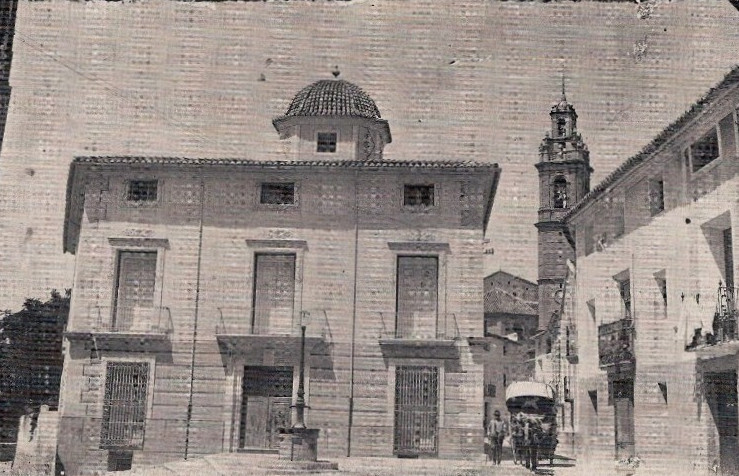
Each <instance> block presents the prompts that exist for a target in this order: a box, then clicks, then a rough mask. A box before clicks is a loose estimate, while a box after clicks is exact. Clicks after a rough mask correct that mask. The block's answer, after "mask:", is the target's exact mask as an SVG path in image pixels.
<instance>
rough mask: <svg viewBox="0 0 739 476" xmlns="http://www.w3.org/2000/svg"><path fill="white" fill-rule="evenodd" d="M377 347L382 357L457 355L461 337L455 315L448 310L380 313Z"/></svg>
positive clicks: (457, 356) (454, 357)
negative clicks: (437, 312) (443, 312)
mask: <svg viewBox="0 0 739 476" xmlns="http://www.w3.org/2000/svg"><path fill="white" fill-rule="evenodd" d="M379 315H380V322H381V324H382V327H381V329H380V336H379V337H380V338H379V342H380V347H381V348H382V353H383V355H384V356H385V357H392V358H416V359H458V358H459V350H458V348H457V341H458V340H459V339H460V334H459V326H458V325H457V316H456V315H455V314H454V313H447V314H427V315H426V314H419V313H415V314H413V315H401V314H397V313H392V312H390V313H379Z"/></svg>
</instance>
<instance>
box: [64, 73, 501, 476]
mask: <svg viewBox="0 0 739 476" xmlns="http://www.w3.org/2000/svg"><path fill="white" fill-rule="evenodd" d="M274 126H275V128H276V130H277V131H278V133H279V136H280V139H282V140H284V141H285V142H284V143H285V144H286V150H288V151H289V153H290V154H291V157H292V159H291V160H285V161H260V160H259V151H249V152H246V157H245V158H241V159H212V160H206V159H189V158H177V157H78V158H77V159H75V160H74V162H73V163H72V165H71V168H70V174H69V182H68V189H67V209H66V219H65V229H64V247H65V251H68V252H70V253H72V254H74V255H75V276H74V291H73V294H72V302H71V310H70V317H69V325H68V329H67V332H66V351H65V366H64V375H63V380H62V390H61V402H60V412H61V431H60V434H61V435H65V436H64V437H63V438H61V439H60V441H59V456H60V458H61V461H62V463H63V464H64V465H65V467H66V471H67V474H91V473H93V472H95V471H100V470H106V469H112V470H115V469H125V468H129V467H132V466H133V467H137V466H142V465H148V464H156V463H161V462H165V461H171V460H181V459H183V458H185V459H186V458H191V457H194V456H197V455H204V454H209V453H217V452H238V451H270V450H271V449H273V448H274V447H275V445H276V444H277V440H278V434H279V431H280V429H281V428H284V427H289V426H290V424H291V413H292V411H293V410H292V409H291V405H292V404H293V402H294V401H295V398H296V391H297V376H298V371H297V366H298V365H299V360H300V355H299V354H300V351H299V349H300V337H299V336H300V328H301V326H306V327H307V332H306V334H307V350H306V400H307V404H308V406H309V408H310V409H309V410H307V423H308V426H309V427H314V428H320V430H321V433H320V439H319V455H320V456H321V457H324V458H330V457H332V456H339V455H352V456H361V455H365V456H392V455H397V456H411V457H418V456H428V457H443V458H462V457H478V455H479V454H480V451H481V449H482V439H483V432H482V428H481V424H480V415H481V411H482V408H483V365H482V363H481V362H480V361H479V359H478V358H476V356H475V355H473V352H472V351H471V342H470V341H471V340H472V341H473V340H474V338H482V336H483V322H482V320H481V319H480V316H481V312H482V310H483V289H482V285H483V276H484V274H483V269H482V261H483V260H482V259H481V257H482V253H483V239H484V230H485V229H486V228H487V225H488V220H489V217H490V211H491V207H492V204H493V198H494V196H495V192H496V187H497V183H498V178H499V174H500V170H499V168H498V167H497V166H496V165H494V164H479V163H471V162H462V161H452V160H450V161H424V160H414V161H390V160H384V159H383V158H382V153H383V149H384V147H385V145H386V144H389V143H390V141H391V136H390V128H389V125H388V122H387V121H385V120H384V119H382V118H381V117H380V112H379V110H378V108H377V106H376V105H375V102H374V101H373V100H372V99H371V98H370V97H369V96H368V95H367V94H366V93H364V92H363V91H362V90H361V89H359V88H358V87H357V86H355V85H353V84H351V83H349V82H346V81H343V80H339V79H334V80H321V81H318V82H316V83H313V84H311V85H310V86H308V87H306V88H305V89H303V90H301V91H300V92H299V93H298V94H297V95H296V96H295V97H294V99H293V101H292V102H291V104H290V106H289V108H288V110H287V112H286V114H285V115H284V116H282V117H280V118H277V119H275V120H274ZM514 345H515V344H514Z"/></svg>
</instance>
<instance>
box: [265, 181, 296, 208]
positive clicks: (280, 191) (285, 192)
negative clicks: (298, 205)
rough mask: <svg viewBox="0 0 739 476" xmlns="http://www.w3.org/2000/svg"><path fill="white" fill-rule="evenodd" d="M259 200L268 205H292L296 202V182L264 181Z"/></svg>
mask: <svg viewBox="0 0 739 476" xmlns="http://www.w3.org/2000/svg"><path fill="white" fill-rule="evenodd" d="M259 201H260V202H261V203H263V204H267V205H292V204H294V203H295V184H294V183H292V182H288V183H269V182H266V183H263V184H262V186H261V193H260V196H259Z"/></svg>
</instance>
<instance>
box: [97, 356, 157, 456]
mask: <svg viewBox="0 0 739 476" xmlns="http://www.w3.org/2000/svg"><path fill="white" fill-rule="evenodd" d="M148 385H149V364H148V363H146V362H108V364H107V367H106V372H105V397H104V400H103V421H102V428H101V436H100V447H101V448H141V447H142V446H143V444H144V426H145V423H146V397H147V388H148Z"/></svg>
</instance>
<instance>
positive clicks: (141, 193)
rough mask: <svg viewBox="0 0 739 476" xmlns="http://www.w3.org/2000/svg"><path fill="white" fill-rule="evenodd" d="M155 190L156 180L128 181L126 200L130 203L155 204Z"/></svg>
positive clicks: (156, 186)
mask: <svg viewBox="0 0 739 476" xmlns="http://www.w3.org/2000/svg"><path fill="white" fill-rule="evenodd" d="M157 188H158V181H157V180H129V182H128V190H127V191H126V200H128V201H130V202H155V201H156V199H157Z"/></svg>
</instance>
